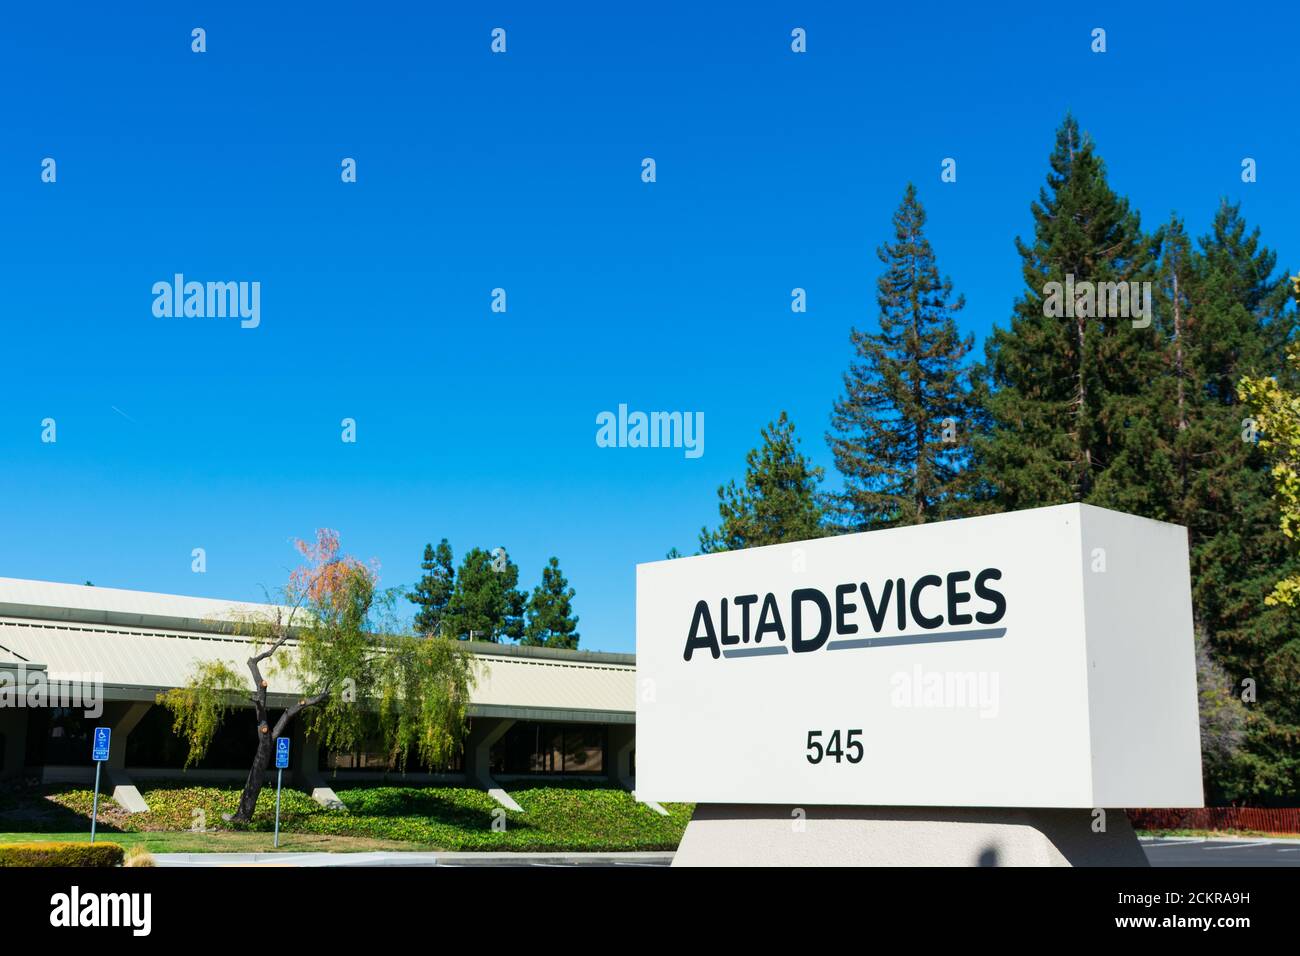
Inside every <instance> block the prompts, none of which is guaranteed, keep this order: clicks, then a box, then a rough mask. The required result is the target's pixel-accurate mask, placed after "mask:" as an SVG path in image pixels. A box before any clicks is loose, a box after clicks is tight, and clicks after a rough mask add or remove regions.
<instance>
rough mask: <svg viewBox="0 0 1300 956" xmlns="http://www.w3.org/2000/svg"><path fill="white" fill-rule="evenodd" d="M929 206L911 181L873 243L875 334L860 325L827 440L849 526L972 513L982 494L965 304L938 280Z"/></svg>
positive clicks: (841, 511)
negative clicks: (972, 447) (887, 233)
mask: <svg viewBox="0 0 1300 956" xmlns="http://www.w3.org/2000/svg"><path fill="white" fill-rule="evenodd" d="M925 221H926V216H925V210H924V209H923V208H922V207H921V203H920V202H919V201H918V200H917V198H916V187H915V186H913V185H911V184H909V185H908V187H907V191H906V192H905V193H904V195H903V201H902V204H901V205H900V206H899V207H898V211H897V212H895V213H894V218H893V223H894V238H893V241H892V242H887V243H885V244H884V245H883V246H881V247H880V248H879V249H878V250H877V253H876V254H877V256H878V257H879V258H880V261H881V262H882V263H883V264H884V266H885V271H884V274H883V275H881V276H880V278H879V279H878V280H877V283H876V302H877V305H878V307H879V310H880V316H879V323H880V330H879V332H862V331H859V330H858V329H856V328H854V329H853V330H852V333H851V340H852V343H853V348H854V359H853V362H852V364H851V365H850V366H849V370H848V372H846V373H845V375H844V394H843V396H842V397H840V398H839V399H838V400H837V401H836V402H835V407H834V411H833V413H832V415H831V428H832V431H831V432H830V433H828V434H827V436H826V437H827V441H828V443H829V444H830V447H831V451H832V452H833V453H834V455H835V465H836V467H837V468H838V469H839V471H840V473H841V474H842V475H843V477H844V488H843V490H842V491H840V492H838V493H835V494H832V495H830V496H829V497H828V504H829V510H830V511H831V512H832V514H833V515H834V516H835V517H836V518H837V519H838V522H839V524H840V525H841V526H842V527H844V528H845V529H846V530H852V531H863V530H868V529H871V528H885V527H890V526H893V525H900V524H919V523H921V522H924V521H938V520H941V519H944V518H952V517H960V516H962V515H964V514H969V513H971V512H972V511H973V510H975V508H976V507H977V505H976V502H975V501H974V495H975V492H976V490H977V489H976V488H975V486H974V485H973V484H972V482H971V479H970V476H969V475H968V474H967V472H966V469H965V468H964V465H965V461H966V458H967V455H968V450H969V437H970V433H971V431H972V429H973V428H974V427H976V422H975V417H974V415H973V411H974V407H973V405H972V402H971V399H970V390H969V376H968V373H967V370H966V369H965V368H964V360H965V358H966V356H967V354H968V353H969V352H970V349H971V341H972V340H971V337H970V336H967V337H965V338H962V337H961V336H960V335H959V334H958V332H957V325H956V322H955V321H954V316H955V315H956V314H957V312H958V311H960V310H961V308H962V307H963V306H964V304H965V300H964V298H963V297H961V296H957V297H956V298H954V297H953V291H952V283H951V281H950V280H949V279H947V278H946V277H944V278H941V277H940V275H939V268H938V265H937V264H936V262H935V256H934V250H933V249H932V248H931V246H930V241H929V240H928V239H927V238H926V237H925Z"/></svg>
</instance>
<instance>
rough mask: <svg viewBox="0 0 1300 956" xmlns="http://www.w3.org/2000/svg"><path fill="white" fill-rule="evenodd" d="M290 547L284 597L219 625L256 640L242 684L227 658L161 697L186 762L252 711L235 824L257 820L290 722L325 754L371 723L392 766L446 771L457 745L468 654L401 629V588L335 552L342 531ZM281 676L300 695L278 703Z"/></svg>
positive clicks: (352, 741) (465, 702) (352, 742)
mask: <svg viewBox="0 0 1300 956" xmlns="http://www.w3.org/2000/svg"><path fill="white" fill-rule="evenodd" d="M295 547H296V548H297V550H298V552H299V554H300V555H301V557H302V564H301V565H300V566H299V567H297V568H295V569H294V570H293V571H292V572H291V573H290V575H289V581H288V583H287V584H286V585H285V587H284V589H283V591H282V594H281V600H280V601H279V602H278V603H277V604H275V605H273V606H272V607H271V608H269V609H268V610H258V611H255V612H252V613H248V614H244V615H241V616H239V617H236V618H232V619H230V620H229V621H226V622H224V623H226V624H227V625H228V626H229V627H230V628H231V629H232V630H233V631H235V632H236V633H239V634H242V635H245V636H247V637H250V638H252V641H253V646H254V653H253V654H252V655H251V656H250V657H249V658H248V659H247V661H245V667H246V670H247V677H242V676H241V675H240V672H239V671H238V669H237V668H236V667H235V666H234V664H233V662H230V661H211V662H204V663H201V664H199V665H198V666H196V668H195V671H194V673H193V675H192V676H191V678H190V680H189V682H188V683H187V684H186V685H185V686H184V687H178V688H175V689H173V690H170V691H168V692H167V693H165V694H160V695H159V697H158V702H159V703H160V704H163V705H164V706H166V707H167V708H168V709H169V710H170V711H171V713H172V717H173V729H174V730H175V732H176V733H177V734H178V735H180V736H181V737H182V738H183V739H185V741H186V742H187V743H188V745H189V755H188V758H187V761H186V765H187V766H188V765H191V764H194V763H197V762H198V761H199V760H201V759H202V757H203V755H204V754H205V753H206V752H207V749H208V747H209V745H210V744H211V743H212V739H213V737H214V735H215V733H216V731H217V728H218V727H219V726H220V724H221V721H222V719H223V718H224V717H225V715H226V714H227V713H228V712H229V710H230V709H231V708H233V707H236V706H240V705H243V704H247V705H250V706H251V707H252V708H253V711H254V714H255V715H256V718H257V741H256V748H255V750H254V752H253V759H252V766H251V767H250V769H249V772H248V778H247V781H246V782H245V784H244V790H243V793H242V795H241V796H240V799H239V809H238V810H237V811H236V813H235V814H234V816H233V817H232V820H234V821H237V822H242V823H247V822H250V821H251V820H252V819H253V813H254V811H255V809H256V807H257V798H258V795H259V794H260V793H261V791H262V787H263V785H264V783H265V779H266V771H267V769H268V768H269V766H270V764H271V756H272V753H273V751H274V748H275V738H276V737H281V736H284V735H285V734H286V733H287V732H288V731H289V729H290V727H291V726H292V724H293V721H294V720H296V719H301V720H303V721H304V730H305V731H306V733H308V734H310V735H312V736H315V737H317V738H318V739H319V740H320V742H321V743H322V744H323V745H324V746H327V747H332V748H335V749H344V750H346V749H351V748H354V747H355V746H356V745H357V744H358V743H360V742H361V740H362V738H363V735H364V734H365V733H366V731H367V729H368V728H371V727H373V725H374V721H375V719H376V718H377V719H378V724H379V727H380V728H381V731H382V735H383V739H384V743H385V746H386V748H387V750H388V753H389V757H390V762H391V763H392V764H393V765H395V766H399V767H400V766H404V765H405V763H406V760H407V757H408V754H411V753H414V754H415V755H416V757H417V759H418V760H419V761H420V762H421V763H423V764H426V765H429V766H440V765H444V764H446V763H448V762H449V761H450V760H451V758H453V757H454V756H455V754H456V753H457V751H458V750H459V748H460V746H461V742H462V739H463V737H464V732H465V727H466V718H467V712H468V706H469V691H470V688H471V687H472V685H473V681H474V674H473V661H472V658H471V657H470V655H469V654H467V653H466V652H465V651H464V650H463V649H462V648H461V647H460V646H459V645H458V644H457V642H456V641H451V640H443V639H441V638H436V637H435V638H432V639H428V640H422V639H419V638H416V637H414V636H412V635H410V634H404V633H401V632H400V631H399V629H398V628H397V627H396V626H395V625H394V623H393V622H394V621H395V619H396V618H395V613H394V605H395V602H396V601H397V600H399V599H400V598H401V597H402V594H401V591H400V589H394V590H392V591H386V592H381V591H379V590H378V580H379V578H378V572H377V569H376V568H375V567H374V566H373V565H366V564H363V563H362V562H361V561H358V560H357V559H356V558H354V557H351V556H350V555H345V554H342V553H341V552H340V549H339V536H338V533H337V532H335V531H331V530H329V529H321V530H320V531H318V532H317V533H316V538H315V540H314V541H310V542H307V541H296V542H295ZM277 674H280V675H283V677H284V679H285V683H287V684H289V685H290V686H292V687H293V688H294V689H295V695H294V699H291V700H290V701H289V702H288V703H287V704H283V705H280V706H277V705H278V704H279V703H280V702H278V701H273V700H272V697H271V692H270V678H271V677H275V676H276V675H277ZM250 681H251V685H252V686H251V690H250V688H249V682H250Z"/></svg>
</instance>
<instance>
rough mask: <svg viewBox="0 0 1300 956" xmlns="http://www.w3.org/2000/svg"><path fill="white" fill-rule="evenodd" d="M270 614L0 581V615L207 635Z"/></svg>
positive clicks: (191, 600)
mask: <svg viewBox="0 0 1300 956" xmlns="http://www.w3.org/2000/svg"><path fill="white" fill-rule="evenodd" d="M274 610H275V607H274V605H270V604H252V603H249V602H247V601H222V600H215V599H213V598H199V597H185V596H184V595H180V594H155V593H153V592H150V591H124V590H122V589H120V588H97V587H90V586H88V585H83V584H60V583H57V582H54V581H26V580H23V579H21V578H0V616H13V617H23V618H39V619H41V620H45V621H80V622H83V623H111V624H118V625H127V626H159V625H161V626H172V627H179V628H183V629H190V630H197V631H207V630H212V629H216V628H219V627H220V626H221V625H220V623H219V622H223V621H230V620H232V619H233V618H234V617H236V616H238V617H244V618H246V617H248V616H249V615H252V614H259V615H260V614H264V613H266V612H268V611H271V612H273V611H274Z"/></svg>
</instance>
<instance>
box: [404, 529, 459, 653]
mask: <svg viewBox="0 0 1300 956" xmlns="http://www.w3.org/2000/svg"><path fill="white" fill-rule="evenodd" d="M420 570H421V571H423V572H424V575H423V576H422V577H421V578H420V581H419V583H418V584H416V586H415V590H414V591H412V592H411V593H410V594H408V595H407V599H408V600H410V601H411V602H412V603H414V604H415V605H417V606H418V607H419V610H418V611H416V614H415V621H414V627H415V632H416V633H417V634H423V635H426V636H428V635H433V634H437V633H438V627H439V625H440V624H441V623H442V619H443V616H444V614H445V613H446V610H447V603H448V602H449V601H450V600H451V595H452V592H453V591H454V590H455V585H456V571H455V569H454V568H453V566H452V554H451V545H450V544H448V543H447V539H446V538H443V539H442V540H441V541H439V542H438V547H437V549H435V548H434V547H433V545H431V544H426V545H425V546H424V560H423V561H421V562H420Z"/></svg>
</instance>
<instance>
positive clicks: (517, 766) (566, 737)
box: [491, 720, 606, 774]
mask: <svg viewBox="0 0 1300 956" xmlns="http://www.w3.org/2000/svg"><path fill="white" fill-rule="evenodd" d="M605 738H606V734H605V728H604V727H603V726H600V725H597V724H547V723H539V722H535V721H526V720H521V721H519V722H518V723H516V724H514V725H513V726H512V727H511V728H510V729H509V730H507V731H506V732H505V734H504V735H502V737H501V739H500V740H499V741H498V742H497V743H496V744H495V745H493V747H492V756H491V763H492V772H493V773H504V774H533V773H536V774H602V773H604V772H605V746H606V739H605Z"/></svg>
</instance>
